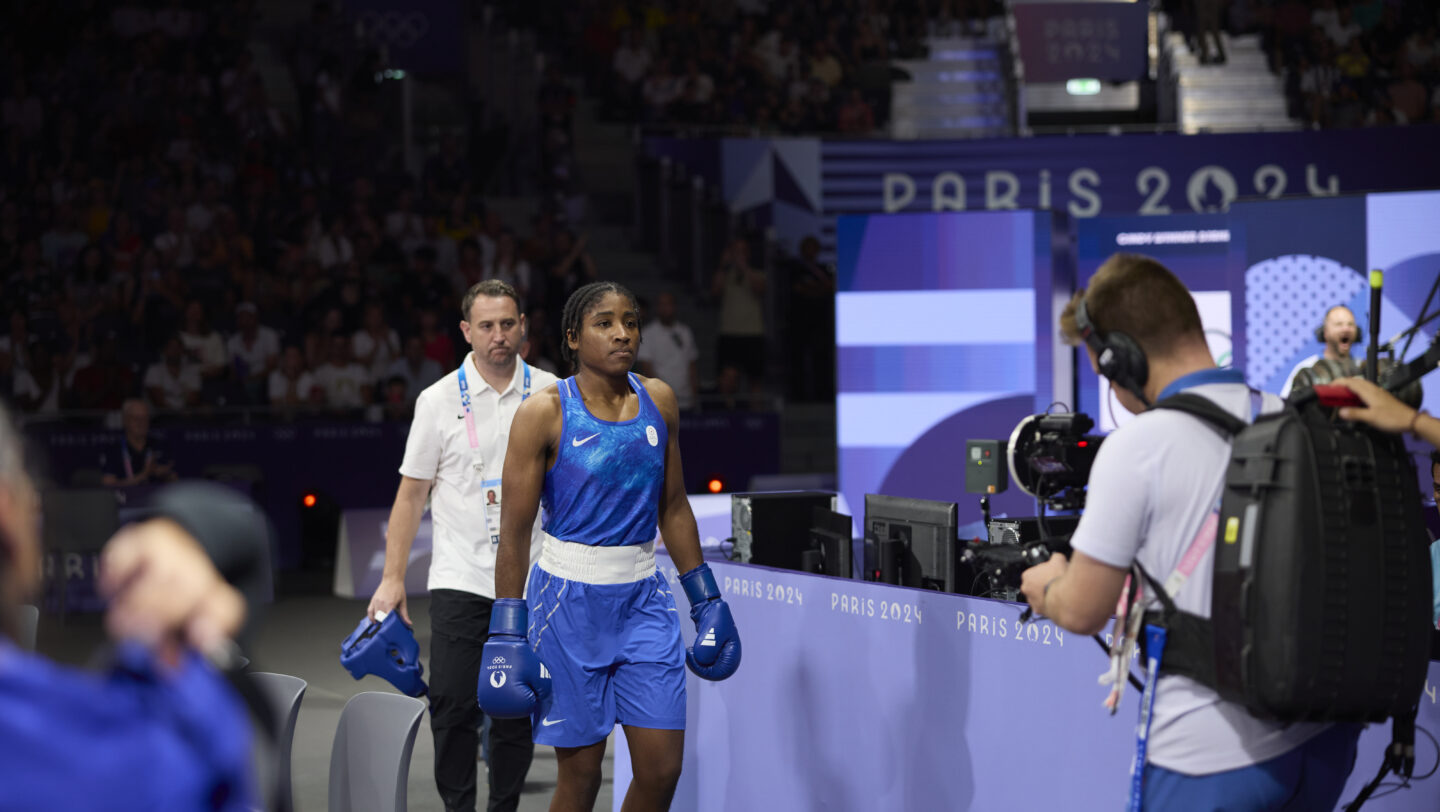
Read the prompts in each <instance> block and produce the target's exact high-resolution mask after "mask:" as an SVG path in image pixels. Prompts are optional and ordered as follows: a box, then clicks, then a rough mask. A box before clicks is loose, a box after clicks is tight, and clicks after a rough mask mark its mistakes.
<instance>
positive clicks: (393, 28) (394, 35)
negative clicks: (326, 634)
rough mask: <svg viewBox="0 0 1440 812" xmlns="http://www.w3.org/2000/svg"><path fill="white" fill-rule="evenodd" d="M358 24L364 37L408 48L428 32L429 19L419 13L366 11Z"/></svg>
mask: <svg viewBox="0 0 1440 812" xmlns="http://www.w3.org/2000/svg"><path fill="white" fill-rule="evenodd" d="M358 22H359V25H360V30H361V32H363V33H364V35H365V36H368V37H370V38H371V39H373V40H375V41H376V42H380V43H384V44H386V45H393V46H395V47H397V48H409V47H411V46H413V45H414V44H415V43H417V42H419V41H420V40H421V39H422V38H423V37H424V36H425V35H426V34H427V33H429V32H430V19H429V18H428V17H426V16H425V14H424V13H423V12H419V11H366V12H364V13H362V14H361V15H360V19H359V21H358Z"/></svg>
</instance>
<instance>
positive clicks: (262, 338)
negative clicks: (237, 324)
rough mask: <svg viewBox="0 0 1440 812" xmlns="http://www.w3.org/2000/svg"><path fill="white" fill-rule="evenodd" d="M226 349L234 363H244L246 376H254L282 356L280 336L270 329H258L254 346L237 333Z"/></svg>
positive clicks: (227, 343) (231, 337)
mask: <svg viewBox="0 0 1440 812" xmlns="http://www.w3.org/2000/svg"><path fill="white" fill-rule="evenodd" d="M226 349H228V350H229V351H230V359H231V360H232V361H240V362H243V363H244V364H245V369H246V370H247V372H246V374H250V375H253V374H254V373H255V372H256V371H258V370H263V369H265V367H267V366H269V364H270V362H271V361H273V360H275V357H276V356H278V355H279V354H280V336H278V335H276V334H275V331H274V330H272V329H270V328H269V327H256V328H255V342H254V343H253V344H248V343H246V341H245V336H243V335H241V334H240V333H236V334H235V335H233V336H230V340H229V341H228V342H226Z"/></svg>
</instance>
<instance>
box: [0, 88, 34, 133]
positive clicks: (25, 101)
mask: <svg viewBox="0 0 1440 812" xmlns="http://www.w3.org/2000/svg"><path fill="white" fill-rule="evenodd" d="M0 123H3V124H4V125H5V129H6V130H9V131H12V132H15V133H17V134H18V135H19V136H20V139H21V140H22V141H23V142H25V143H31V142H34V141H36V140H38V139H39V138H40V135H41V133H42V132H43V131H44V129H45V107H44V105H42V104H41V103H40V99H38V98H36V97H35V96H34V95H32V94H31V93H30V87H29V85H27V84H26V83H25V80H24V79H23V78H22V77H20V76H18V75H17V76H16V77H15V79H14V81H12V82H11V83H10V95H9V96H6V97H5V100H4V101H3V102H0Z"/></svg>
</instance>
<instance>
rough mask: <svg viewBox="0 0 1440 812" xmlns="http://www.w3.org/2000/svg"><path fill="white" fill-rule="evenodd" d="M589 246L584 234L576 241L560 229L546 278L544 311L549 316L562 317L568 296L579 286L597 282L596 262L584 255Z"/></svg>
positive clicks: (587, 254)
mask: <svg viewBox="0 0 1440 812" xmlns="http://www.w3.org/2000/svg"><path fill="white" fill-rule="evenodd" d="M589 242H590V237H589V235H587V234H581V235H580V236H579V237H578V238H577V237H576V236H575V234H574V233H573V232H571V231H569V230H565V229H562V230H560V231H559V232H558V233H556V235H555V254H556V256H557V257H558V258H557V259H556V261H555V264H553V265H551V266H550V270H549V271H548V272H547V273H546V275H545V277H546V278H545V302H546V308H547V309H548V310H550V311H551V312H552V313H563V312H564V311H565V302H566V301H568V300H569V298H570V294H572V293H574V292H575V291H576V290H577V289H578V288H579V287H580V286H581V285H588V284H589V283H591V282H594V281H595V280H596V279H598V278H599V272H598V271H597V269H596V266H595V259H594V258H593V257H591V256H590V253H589V252H588V251H586V250H585V249H586V246H587V245H588V244H589Z"/></svg>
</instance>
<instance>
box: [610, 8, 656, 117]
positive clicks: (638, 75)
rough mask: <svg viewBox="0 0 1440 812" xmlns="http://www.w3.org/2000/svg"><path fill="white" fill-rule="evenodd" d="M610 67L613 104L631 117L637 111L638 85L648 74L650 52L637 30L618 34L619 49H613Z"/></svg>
mask: <svg viewBox="0 0 1440 812" xmlns="http://www.w3.org/2000/svg"><path fill="white" fill-rule="evenodd" d="M611 67H612V68H613V69H614V71H615V89H614V91H613V94H614V100H615V103H616V104H617V105H618V107H619V108H620V110H621V111H623V112H624V113H625V114H626V115H628V116H633V115H634V114H635V112H636V111H637V110H638V109H639V107H638V101H639V96H640V83H641V81H643V80H644V79H645V76H646V75H647V74H648V73H649V72H650V51H649V49H647V48H646V47H645V38H644V34H643V33H641V31H640V30H639V29H626V30H624V31H621V32H620V47H619V48H616V49H615V56H614V58H613V59H612V60H611Z"/></svg>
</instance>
